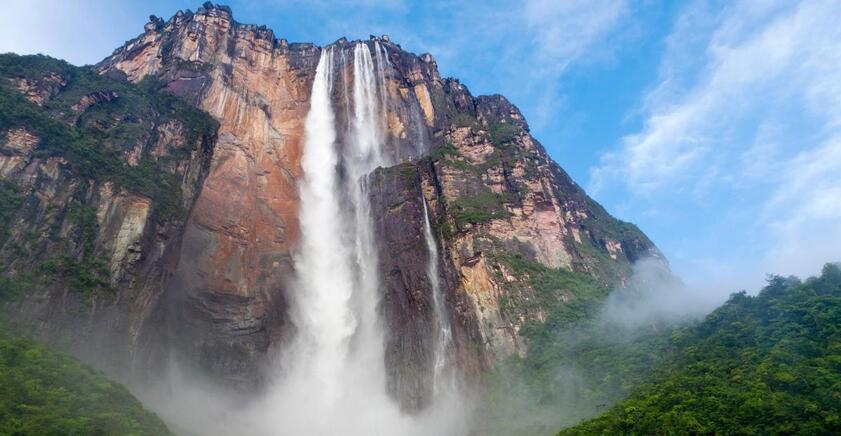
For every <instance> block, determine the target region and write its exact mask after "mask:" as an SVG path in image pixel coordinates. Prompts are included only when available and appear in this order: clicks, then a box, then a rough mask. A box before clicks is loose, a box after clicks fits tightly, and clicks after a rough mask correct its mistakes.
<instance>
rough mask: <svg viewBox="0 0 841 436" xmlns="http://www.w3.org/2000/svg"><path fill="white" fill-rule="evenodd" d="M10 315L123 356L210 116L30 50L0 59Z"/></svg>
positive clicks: (152, 304)
mask: <svg viewBox="0 0 841 436" xmlns="http://www.w3.org/2000/svg"><path fill="white" fill-rule="evenodd" d="M0 99H2V104H0V107H1V108H0V138H2V139H0V169H2V170H0V174H2V184H3V189H2V192H3V195H2V197H3V198H2V202H3V214H2V215H3V216H2V218H3V221H4V222H3V226H4V228H3V231H2V232H0V269H2V271H3V274H4V276H5V278H6V280H5V281H4V282H3V286H2V288H3V289H2V292H0V294H3V295H2V296H0V298H2V299H3V300H14V301H12V302H10V303H7V305H6V307H5V309H7V310H5V311H4V313H5V314H7V315H8V318H9V319H10V320H12V321H13V322H16V323H18V324H20V325H22V326H24V327H27V328H29V329H31V330H32V331H34V332H35V333H37V334H39V335H41V336H42V337H45V338H47V339H49V340H51V341H54V342H59V343H62V344H65V345H67V346H69V347H70V348H72V349H74V350H76V351H77V352H79V353H80V354H83V355H89V354H88V353H99V354H101V355H102V356H103V357H104V358H103V359H102V360H101V361H100V362H99V364H100V365H102V366H104V367H106V369H110V370H114V369H116V368H131V367H132V366H133V363H134V357H135V356H136V355H137V351H138V350H139V349H141V348H143V344H144V338H143V335H142V332H143V330H144V329H143V327H144V322H145V320H146V318H147V316H148V315H149V313H151V312H152V311H154V310H155V308H156V307H157V305H158V303H159V300H160V298H161V295H162V293H163V292H162V291H163V290H162V289H161V286H160V283H161V282H162V281H163V280H165V278H166V277H167V275H168V274H169V273H170V270H171V268H172V266H173V265H174V259H173V254H174V253H177V250H178V246H179V244H180V241H181V235H182V232H183V223H184V219H185V217H186V216H187V214H188V212H189V210H190V209H191V208H192V206H193V203H194V201H195V198H196V195H197V193H198V192H199V191H200V189H201V186H202V182H203V180H204V178H205V175H206V173H207V168H208V164H209V163H210V160H211V154H212V146H213V142H214V141H215V135H216V127H217V125H216V122H215V121H214V120H213V119H212V118H210V117H209V116H207V115H206V114H204V113H202V112H200V111H198V110H197V109H194V108H192V107H191V106H189V105H187V104H186V103H183V102H181V101H178V100H177V99H176V98H174V97H172V96H169V95H167V94H161V93H160V92H159V91H158V90H157V88H156V85H155V83H154V82H151V81H147V82H144V83H143V84H141V85H138V86H134V85H131V84H128V83H126V82H124V81H121V80H114V79H109V78H107V77H101V76H99V75H98V74H97V73H96V72H94V71H92V70H89V69H84V68H77V67H73V66H71V65H68V64H66V63H64V62H61V61H56V60H54V59H50V58H46V57H41V56H29V57H19V56H14V55H3V56H2V57H0Z"/></svg>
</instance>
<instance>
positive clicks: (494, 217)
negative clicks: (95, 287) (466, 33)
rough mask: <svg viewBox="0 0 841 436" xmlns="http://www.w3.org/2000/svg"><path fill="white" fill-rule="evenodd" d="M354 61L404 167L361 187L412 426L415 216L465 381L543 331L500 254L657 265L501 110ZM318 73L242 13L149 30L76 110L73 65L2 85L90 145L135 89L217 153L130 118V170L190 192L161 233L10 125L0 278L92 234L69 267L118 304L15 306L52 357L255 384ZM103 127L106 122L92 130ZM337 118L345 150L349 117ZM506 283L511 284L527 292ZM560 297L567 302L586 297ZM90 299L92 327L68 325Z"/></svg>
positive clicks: (566, 263)
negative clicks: (427, 238)
mask: <svg viewBox="0 0 841 436" xmlns="http://www.w3.org/2000/svg"><path fill="white" fill-rule="evenodd" d="M358 43H360V42H348V41H347V40H344V39H341V40H339V41H337V42H336V43H335V44H334V47H335V50H337V51H336V62H335V67H334V68H335V71H334V72H333V74H334V75H336V77H341V78H342V80H341V82H342V83H343V84H344V86H339V87H337V88H336V89H334V90H333V95H332V98H333V100H334V104H335V106H336V107H337V108H341V107H347V103H346V99H347V98H348V95H350V93H351V91H352V84H353V74H354V71H353V68H352V62H351V60H352V50H351V49H352V47H353V45H354V44H358ZM363 43H365V44H369V47H370V50H371V51H372V52H375V53H377V54H378V55H380V54H382V56H386V57H387V59H388V63H387V68H384V69H383V71H382V75H383V84H382V86H383V95H384V96H385V98H384V100H385V101H384V103H383V107H384V108H385V110H384V112H385V113H383V114H381V115H382V119H383V123H384V130H385V131H386V138H385V141H386V145H387V149H388V152H389V154H390V156H389V157H390V160H391V161H392V162H394V164H395V166H394V167H390V168H381V169H379V170H377V171H375V172H374V173H373V174H372V175H371V176H370V177H369V179H368V192H369V193H370V197H371V206H372V211H373V215H374V217H375V223H374V224H375V229H376V230H377V233H378V235H379V244H380V262H381V265H380V271H381V274H382V283H383V290H382V292H383V294H382V303H381V312H382V316H383V319H384V322H385V325H386V329H385V330H386V342H387V343H386V356H385V357H384V358H385V360H386V366H387V368H388V372H389V374H388V375H389V389H390V390H391V391H392V393H393V395H394V396H395V397H397V398H399V399H400V400H401V404H403V405H404V406H405V407H406V408H408V409H417V408H421V407H423V405H424V404H425V403H426V402H427V400H428V398H429V396H430V392H431V383H430V382H429V379H430V376H431V365H432V347H433V336H434V332H432V331H431V328H432V324H433V323H432V317H433V313H432V305H431V298H432V297H431V292H432V291H431V287H430V283H429V279H428V277H427V276H426V259H427V247H426V245H425V244H424V239H423V223H424V217H423V204H422V203H421V202H422V201H426V203H427V204H428V205H429V209H430V215H431V216H430V219H431V221H432V222H433V227H434V233H435V235H436V237H437V239H438V246H439V251H440V253H441V256H440V258H439V261H440V265H439V268H438V270H439V271H440V274H441V277H440V281H441V283H442V285H443V288H444V289H443V291H444V297H445V300H446V306H447V309H448V310H447V314H448V317H449V318H450V319H449V321H450V324H451V325H452V326H453V345H452V347H451V349H450V350H449V351H448V352H449V353H450V362H454V366H455V367H456V368H457V370H458V372H460V373H461V374H462V375H463V376H465V377H468V378H470V377H478V376H479V375H480V374H481V373H482V372H483V371H484V370H485V369H487V368H488V367H490V366H491V365H492V364H493V362H494V361H495V360H496V359H498V358H502V357H505V356H507V355H509V354H511V353H515V352H523V351H524V350H523V349H522V347H521V346H520V345H519V344H518V340H517V337H518V336H517V332H518V330H519V328H520V327H521V326H522V325H523V324H524V323H525V322H527V321H529V320H542V319H543V318H542V317H544V316H545V314H544V313H542V312H541V310H540V308H539V307H537V308H535V307H533V305H518V304H511V302H512V301H515V302H516V300H518V299H519V300H528V299H530V298H532V297H533V295H532V294H533V293H534V292H535V291H534V289H532V288H531V287H530V285H529V284H528V277H523V276H517V275H516V274H515V273H514V272H513V270H512V269H511V268H510V266H509V265H507V264H506V262H505V261H504V259H505V256H508V255H512V254H517V255H518V256H520V257H522V258H523V259H527V260H528V261H530V262H536V263H538V264H540V265H543V266H544V267H547V268H561V269H565V270H569V271H575V272H579V273H583V274H587V275H589V276H591V277H594V278H596V279H597V280H599V281H602V282H603V283H605V284H609V285H613V284H621V283H622V282H623V280H625V279H626V278H628V276H629V274H630V265H631V263H633V262H634V261H636V260H637V259H639V258H642V257H646V256H653V257H657V258H661V259H662V256H661V255H660V253H659V252H658V250H657V249H656V248H655V247H654V245H653V244H652V243H651V242H650V241H649V240H648V238H646V237H645V235H643V234H642V233H641V232H640V231H639V230H638V229H636V227H634V226H633V225H630V224H627V223H623V222H621V221H618V220H616V219H614V218H613V217H611V216H610V215H608V214H607V213H606V212H605V211H604V209H602V208H601V206H599V205H598V204H597V203H595V202H594V201H593V200H591V199H590V198H589V197H587V195H586V194H585V193H584V192H583V191H582V190H581V188H580V187H578V186H577V185H576V184H575V183H574V182H573V181H572V180H571V179H570V178H569V177H568V176H567V174H566V173H565V172H564V171H563V170H562V169H561V168H560V167H559V166H558V165H557V164H556V163H554V162H553V161H552V160H551V159H550V158H549V156H548V155H547V153H546V151H545V150H544V149H543V147H542V146H541V145H540V144H539V143H538V142H537V141H536V140H535V139H534V138H532V137H531V135H530V134H529V129H528V125H527V124H526V121H525V120H524V119H523V116H522V114H520V112H519V111H518V110H517V108H516V107H514V106H513V105H511V104H510V103H509V102H508V101H507V100H506V99H505V98H504V97H501V96H481V97H473V96H472V95H470V93H469V91H468V90H467V88H466V87H465V86H463V85H462V84H460V83H459V82H458V81H456V80H454V79H442V78H441V77H440V75H439V73H438V70H437V66H436V64H435V61H434V59H433V57H432V56H431V55H429V54H425V55H422V56H416V55H414V54H411V53H408V52H406V51H403V50H402V49H401V48H400V46H398V45H396V44H395V43H393V42H391V41H390V40H389V39H388V38H387V37H383V38H373V37H372V40H370V41H366V42H363ZM320 53H321V49H320V48H319V47H316V46H314V45H311V44H290V43H287V42H286V41H285V40H282V39H277V38H275V36H274V34H273V33H272V31H271V30H268V29H266V28H265V27H262V26H261V27H257V26H252V25H244V24H240V23H237V22H236V21H234V19H233V17H232V15H231V11H230V9H228V8H226V7H222V6H214V5H212V4H209V3H206V4H205V6H204V7H202V8H199V9H198V10H197V11H196V12H194V13H193V12H190V11H186V12H181V11H179V12H178V13H177V14H176V15H175V16H173V17H172V18H171V19H170V20H167V21H164V20H162V19H159V18H157V17H152V18H151V20H150V22H149V23H148V24H147V25H146V26H145V32H144V33H143V34H142V35H140V36H139V37H138V38H136V39H134V40H132V41H129V42H127V43H126V44H125V45H124V46H123V47H121V48H119V49H117V50H116V51H115V52H114V53H113V54H112V55H111V56H109V57H108V58H106V59H105V60H104V61H103V62H101V63H100V64H99V65H97V66H96V70H97V72H98V73H99V74H100V75H101V80H102V81H103V83H104V85H102V86H100V87H99V88H100V89H92V90H88V91H90V92H85V93H79V92H76V90H68V89H67V88H68V87H71V86H72V84H73V83H74V77H76V75H78V74H80V73H78V72H73V73H68V72H67V71H75V70H72V68H71V67H69V66H66V65H64V66H61V68H46V69H44V71H43V74H40V75H37V74H36V75H35V76H37V77H31V76H33V74H19V72H16V71H17V70H15V69H13V68H6V69H5V70H4V71H5V72H4V77H3V80H5V81H6V82H4V83H3V87H4V88H3V89H4V90H5V91H4V92H5V93H13V92H14V93H16V95H17V97H15V98H18V97H19V98H21V99H28V101H29V102H30V103H29V104H31V105H33V106H37V107H39V108H42V109H43V111H44V113H45V114H47V115H49V116H51V117H53V118H55V119H58V120H62V121H63V122H64V123H66V124H67V125H78V124H79V123H80V122H81V123H82V124H83V125H88V124H90V125H91V126H93V127H96V128H100V127H102V126H99V125H98V124H97V123H100V124H101V123H107V122H110V121H107V120H108V119H111V120H113V119H115V116H114V113H119V114H120V115H121V116H122V118H118V119H117V121H115V122H114V125H115V126H120V125H126V124H129V121H130V120H129V119H128V118H127V114H123V113H122V112H120V111H121V110H122V111H123V112H125V110H123V109H120V108H121V106H120V102H121V101H124V100H126V99H127V97H126V96H125V95H124V93H125V92H129V94H131V93H132V92H135V91H131V90H132V89H135V88H137V89H152V90H154V92H155V95H158V94H161V95H167V94H174V95H176V96H178V97H179V98H180V99H181V100H183V101H186V102H188V103H189V104H191V105H193V106H194V107H196V108H199V109H201V110H202V111H205V112H206V113H207V114H209V115H210V116H211V117H212V118H213V119H215V120H216V121H218V131H214V133H213V134H212V135H209V134H203V135H197V134H196V133H195V132H193V130H191V126H190V125H188V124H189V123H187V122H185V121H180V120H179V119H178V117H175V116H161V115H160V114H159V113H155V114H151V113H150V114H148V115H147V114H145V113H142V114H138V115H137V116H141V115H142V116H146V117H147V118H149V123H147V124H144V126H146V127H145V128H146V130H145V131H144V133H143V134H142V135H140V137H139V139H138V140H136V141H133V142H132V141H122V142H120V141H116V140H115V141H114V144H112V145H113V148H115V149H117V150H119V153H118V154H119V158H120V164H121V165H125V167H127V168H137V169H143V168H147V167H148V162H155V163H156V165H155V166H154V168H151V169H150V172H148V173H147V174H148V176H149V177H158V175H159V174H168V175H171V176H173V177H174V178H176V179H177V180H179V181H180V182H179V183H177V184H176V185H175V186H173V187H172V188H173V189H174V190H177V191H178V195H177V197H178V198H179V202H178V203H179V206H180V207H181V208H182V209H183V211H184V213H183V214H181V215H178V214H176V215H173V216H172V217H169V218H165V219H162V218H161V214H160V209H161V208H162V203H161V201H160V200H159V199H157V198H154V196H150V195H149V194H148V192H147V193H146V194H145V195H144V191H143V190H138V189H134V187H133V186H130V185H128V184H126V183H115V182H114V181H111V180H107V179H103V178H100V179H97V178H96V177H92V176H91V175H90V174H87V173H86V172H84V171H79V168H78V165H77V166H74V165H73V164H72V162H70V161H69V160H68V157H67V155H65V154H62V153H53V154H52V155H44V154H43V153H41V154H39V153H38V150H39V149H49V148H50V147H53V148H55V147H58V148H61V144H58V145H54V146H50V145H49V144H48V143H47V142H48V141H45V138H43V137H42V136H43V135H39V132H38V131H33V130H31V129H27V127H26V126H25V125H23V124H21V125H20V126H0V138H3V139H2V141H3V142H2V145H0V176H2V178H3V181H4V183H10V184H11V185H13V188H12V190H13V191H15V192H19V193H20V195H21V198H23V200H22V201H21V203H20V206H19V207H16V208H14V210H13V211H12V212H11V215H10V216H11V221H10V226H9V228H10V235H11V236H10V237H9V238H8V240H6V241H3V240H0V243H2V244H3V245H2V250H0V261H2V264H0V265H2V266H3V267H4V268H5V274H6V275H9V276H12V277H16V280H17V279H21V278H22V277H25V276H26V274H34V273H35V272H37V271H42V270H43V269H44V268H47V269H49V268H50V267H52V266H53V265H52V264H49V263H47V265H46V267H38V268H41V269H38V268H35V267H33V265H36V264H38V263H39V262H41V263H43V262H47V261H48V260H49V256H47V255H46V254H45V253H46V252H48V251H50V250H53V249H55V248H56V247H58V246H59V245H60V244H62V243H64V242H62V241H65V240H66V239H72V238H71V234H73V233H79V234H82V233H84V232H86V231H88V232H94V233H95V235H94V236H93V243H92V246H91V247H88V249H86V248H84V245H85V244H84V243H83V242H75V243H72V244H71V245H73V247H71V252H74V253H76V257H77V258H80V259H83V258H86V256H88V254H85V253H87V252H86V251H85V250H88V251H89V252H91V253H96V254H97V256H101V257H102V258H103V261H102V263H101V268H100V269H99V270H98V271H100V273H97V274H99V275H97V276H96V277H100V276H101V277H100V278H101V279H102V281H103V282H104V283H105V284H104V285H103V286H102V287H103V288H105V287H106V285H107V287H108V288H109V289H112V295H110V296H109V297H108V299H106V300H104V301H103V300H102V298H103V297H101V296H100V295H101V294H102V293H101V292H99V293H97V292H94V293H91V294H90V295H85V296H83V295H80V293H79V292H73V290H72V286H68V285H67V284H63V283H60V282H51V284H50V285H48V286H39V287H38V289H40V290H39V291H38V292H37V293H36V294H34V295H31V296H23V297H19V298H17V299H16V301H15V302H14V303H7V304H6V307H7V308H9V310H8V311H7V312H9V313H11V312H14V313H17V314H18V315H17V316H16V317H17V318H18V321H19V322H20V323H21V324H22V325H25V326H27V327H29V328H32V329H34V330H35V331H37V332H39V333H41V334H42V335H43V336H44V337H47V338H50V339H52V340H55V341H62V340H72V341H76V342H86V343H87V344H88V345H87V346H86V347H82V348H85V349H90V350H97V351H99V350H104V349H107V350H108V354H109V355H110V356H112V358H111V360H112V361H113V367H115V368H116V367H126V366H127V365H126V362H129V363H132V364H134V366H137V367H139V368H144V369H149V368H154V367H156V366H157V365H160V364H161V362H165V361H168V359H169V358H173V357H174V358H177V359H179V360H181V361H183V362H186V363H188V364H192V365H196V366H197V367H199V368H200V369H202V370H204V371H207V372H208V373H209V374H211V375H212V376H213V377H214V378H215V379H217V380H221V381H222V382H223V383H226V384H233V385H237V386H242V387H254V386H259V385H260V383H261V382H262V378H263V376H264V374H265V372H264V371H263V368H264V367H265V366H266V365H271V364H272V362H271V360H272V358H275V357H277V356H278V355H282V353H283V350H284V344H285V343H286V341H287V340H288V338H289V337H291V335H292V334H294V326H293V325H292V324H291V322H290V317H289V313H288V312H289V305H288V301H289V298H290V296H291V295H293V293H294V292H295V289H294V288H293V284H292V283H293V282H292V280H291V278H292V277H293V275H294V264H293V262H292V255H293V253H294V252H295V249H296V244H297V243H298V241H299V238H300V225H299V223H298V207H299V204H298V201H299V200H298V185H299V182H300V178H301V165H300V159H301V156H302V147H303V143H304V142H303V139H304V138H303V131H304V120H305V118H306V115H307V111H308V109H309V101H308V99H309V96H310V91H311V87H312V81H313V77H314V73H315V68H316V64H317V61H318V58H319V55H320ZM4 62H5V63H4V65H6V64H13V63H14V62H16V61H15V60H14V59H12V60H6V61H4ZM86 71H87V70H86ZM88 72H89V71H88ZM89 73H90V72H89ZM126 81H127V82H130V83H133V84H136V85H135V86H134V87H131V85H130V84H128V83H126ZM117 83H120V85H119V86H117V85H115V84H117ZM127 87H128V88H127ZM126 89H129V90H128V91H127V90H126ZM70 91H73V92H70ZM71 97H72V98H71ZM343 100H344V101H343ZM91 111H93V112H95V113H96V114H99V115H97V116H93V115H90V114H91V113H92V112H91ZM109 111H114V113H110V112H109ZM103 113H104V114H106V115H108V116H109V117H110V118H109V117H105V118H104V119H106V121H102V119H103V117H102V116H101V115H102V114H103ZM191 116H193V117H194V116H197V115H193V114H191ZM336 116H337V122H338V124H339V125H340V127H341V126H344V127H345V129H344V130H347V129H346V128H347V127H348V126H349V124H350V122H351V121H350V115H349V113H348V112H347V111H346V112H342V111H341V110H337V113H336ZM187 119H188V120H189V119H192V118H187ZM80 120H81V121H80ZM127 120H129V121H127ZM86 123H87V124H86ZM93 127H92V128H93ZM112 127H113V126H112ZM141 130H142V129H141ZM338 130H339V134H340V135H341V134H342V133H341V131H342V130H343V129H342V128H339V129H338ZM340 142H341V141H340ZM77 203H78V204H80V205H84V207H86V208H88V209H90V210H89V211H88V212H85V213H81V214H80V213H76V215H80V216H82V217H83V218H84V217H85V216H87V215H90V216H92V217H93V218H92V219H93V221H95V226H92V229H93V230H90V229H88V230H85V229H84V225H82V224H79V223H83V222H85V220H84V219H77V218H73V216H74V213H73V212H72V211H73V207H74V206H73V205H74V204H77ZM88 209H85V210H86V211H87V210H88ZM74 219H76V221H75V222H74V221H73V220H74ZM88 221H91V219H88ZM32 234H34V235H35V238H36V241H37V242H36V243H34V246H35V247H37V249H36V250H35V251H36V252H34V253H30V254H27V255H21V254H20V252H19V250H18V248H17V247H18V246H20V245H21V244H24V242H25V240H26V238H28V237H29V236H27V235H30V236H31V235H32ZM77 239H78V238H77ZM89 245H90V244H89ZM664 263H665V261H664ZM512 283H515V284H519V285H518V286H516V288H517V289H518V291H517V292H516V293H515V292H513V291H511V289H512V286H511V284H512ZM559 291H564V292H565V294H564V295H569V296H570V297H569V298H574V297H575V295H574V290H566V289H564V290H559ZM564 298H566V297H564ZM87 299H89V300H90V301H92V303H90V305H89V309H90V310H89V311H85V310H80V311H78V313H71V312H72V311H68V308H69V307H77V308H78V307H82V306H84V304H81V305H80V303H79V301H81V300H86V301H87ZM68 300H74V301H76V303H75V306H74V305H71V304H70V303H68ZM82 325H83V326H84V328H78V326H82ZM68 326H70V330H68ZM103 327H105V328H103ZM59 331H64V333H63V334H58V333H57V332H59ZM88 338H95V339H96V340H94V341H90V340H89V339H88ZM75 349H77V350H78V349H79V347H76V348H75Z"/></svg>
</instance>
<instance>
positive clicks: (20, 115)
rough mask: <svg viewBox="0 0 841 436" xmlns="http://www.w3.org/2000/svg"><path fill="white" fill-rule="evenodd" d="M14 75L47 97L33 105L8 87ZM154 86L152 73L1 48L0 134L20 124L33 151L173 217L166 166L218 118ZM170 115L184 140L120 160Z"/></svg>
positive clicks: (176, 188)
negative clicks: (165, 150)
mask: <svg viewBox="0 0 841 436" xmlns="http://www.w3.org/2000/svg"><path fill="white" fill-rule="evenodd" d="M19 81H26V83H27V84H28V86H29V87H31V88H33V89H37V90H39V91H42V92H44V93H46V94H52V96H51V97H50V98H49V99H47V100H46V101H45V102H44V104H43V106H39V105H37V104H35V103H33V102H31V101H29V100H27V99H26V98H25V97H24V96H23V95H22V94H21V93H20V92H19V91H18V89H16V86H17V85H16V83H18V82H19ZM62 83H63V85H62ZM160 89H161V84H160V83H158V82H157V81H156V80H155V79H153V78H148V79H146V80H144V81H142V82H141V83H139V84H137V85H135V84H132V83H129V82H127V81H125V80H118V79H114V78H109V77H104V76H101V75H99V74H97V72H96V71H94V70H93V69H90V68H86V67H74V66H72V65H70V64H68V63H66V62H64V61H60V60H57V59H53V58H50V57H47V56H43V55H34V56H18V55H14V54H2V55H0V134H5V132H7V131H9V130H11V129H15V128H23V129H26V130H27V131H29V132H31V133H32V134H34V135H36V136H37V137H38V140H39V142H38V144H37V147H36V149H35V152H34V154H35V156H40V157H47V156H60V157H63V158H64V159H66V160H67V162H68V164H69V166H70V168H71V169H72V171H73V172H74V173H75V174H76V175H78V176H80V177H84V178H87V179H91V180H94V181H97V182H105V181H111V182H114V183H115V184H116V185H118V186H120V187H125V188H126V189H128V190H130V191H132V192H136V193H138V194H141V195H145V196H147V197H149V198H151V199H152V200H153V201H154V203H155V213H156V216H157V217H158V218H161V219H164V218H168V217H172V216H176V215H178V214H179V213H180V212H181V210H180V208H181V206H180V192H181V190H180V180H179V178H178V177H177V176H176V175H174V174H172V173H171V172H170V171H167V170H166V169H165V167H166V164H167V163H171V162H172V160H183V159H186V158H188V157H189V156H190V150H191V149H194V148H195V147H199V146H210V142H211V141H213V138H215V135H216V130H217V128H218V122H217V121H216V120H214V119H213V118H212V117H210V116H209V115H208V114H206V113H204V112H202V111H200V110H198V109H195V108H193V107H192V106H190V105H188V104H187V103H185V102H182V101H180V100H179V99H178V98H177V97H175V96H173V95H171V94H169V93H167V92H162V91H161V90H160ZM170 121H175V122H177V123H178V124H180V125H181V126H183V129H184V136H185V139H186V141H185V143H184V144H170V145H172V146H177V147H176V149H175V152H174V154H173V156H165V157H160V158H157V159H152V158H148V157H147V158H143V159H141V160H140V162H139V163H138V164H137V165H128V164H127V163H126V161H125V160H124V158H123V157H122V154H124V153H125V152H127V151H128V150H132V149H134V148H135V147H136V146H137V145H141V144H149V143H154V141H155V140H156V139H157V137H156V135H157V132H156V128H157V127H158V126H161V125H163V124H165V123H167V122H170Z"/></svg>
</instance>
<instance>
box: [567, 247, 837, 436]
mask: <svg viewBox="0 0 841 436" xmlns="http://www.w3.org/2000/svg"><path fill="white" fill-rule="evenodd" d="M677 336H678V339H677V340H676V344H675V348H676V351H675V352H674V353H672V354H671V357H670V358H669V359H668V362H667V363H665V364H664V365H663V366H661V367H660V369H659V370H657V371H655V373H654V374H653V375H652V377H651V379H650V380H651V382H648V383H645V384H643V385H642V386H641V387H639V388H638V389H636V390H635V391H634V392H633V393H632V394H631V396H630V397H629V398H628V399H626V400H624V401H622V402H621V403H619V404H618V405H616V406H614V407H612V408H611V409H610V410H609V411H607V412H606V413H605V414H603V415H602V416H600V417H598V418H596V419H593V420H591V421H587V422H584V423H582V424H580V425H578V426H576V427H573V428H569V429H566V430H563V431H561V432H560V433H559V435H593V434H609V435H615V434H631V435H660V434H669V435H682V434H721V435H725V434H727V435H729V434H745V435H770V434H803V435H820V434H841V267H839V265H837V264H836V265H826V266H825V267H824V269H823V273H822V275H821V276H820V277H817V278H810V279H808V280H806V281H804V282H801V281H800V280H798V279H795V278H789V279H784V278H782V277H773V278H771V279H770V280H769V283H768V286H766V287H765V288H764V289H763V290H762V291H761V292H760V293H759V295H757V296H753V297H752V296H748V295H746V294H745V293H744V292H742V293H738V294H734V295H733V296H731V298H730V300H729V301H728V302H727V303H726V304H724V305H723V306H722V307H720V308H719V309H717V310H716V311H714V312H713V313H712V314H710V315H709V316H708V317H707V318H706V319H705V320H704V322H703V323H701V324H699V325H697V326H693V327H691V328H687V329H685V330H683V331H682V332H680V334H679V335H677Z"/></svg>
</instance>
